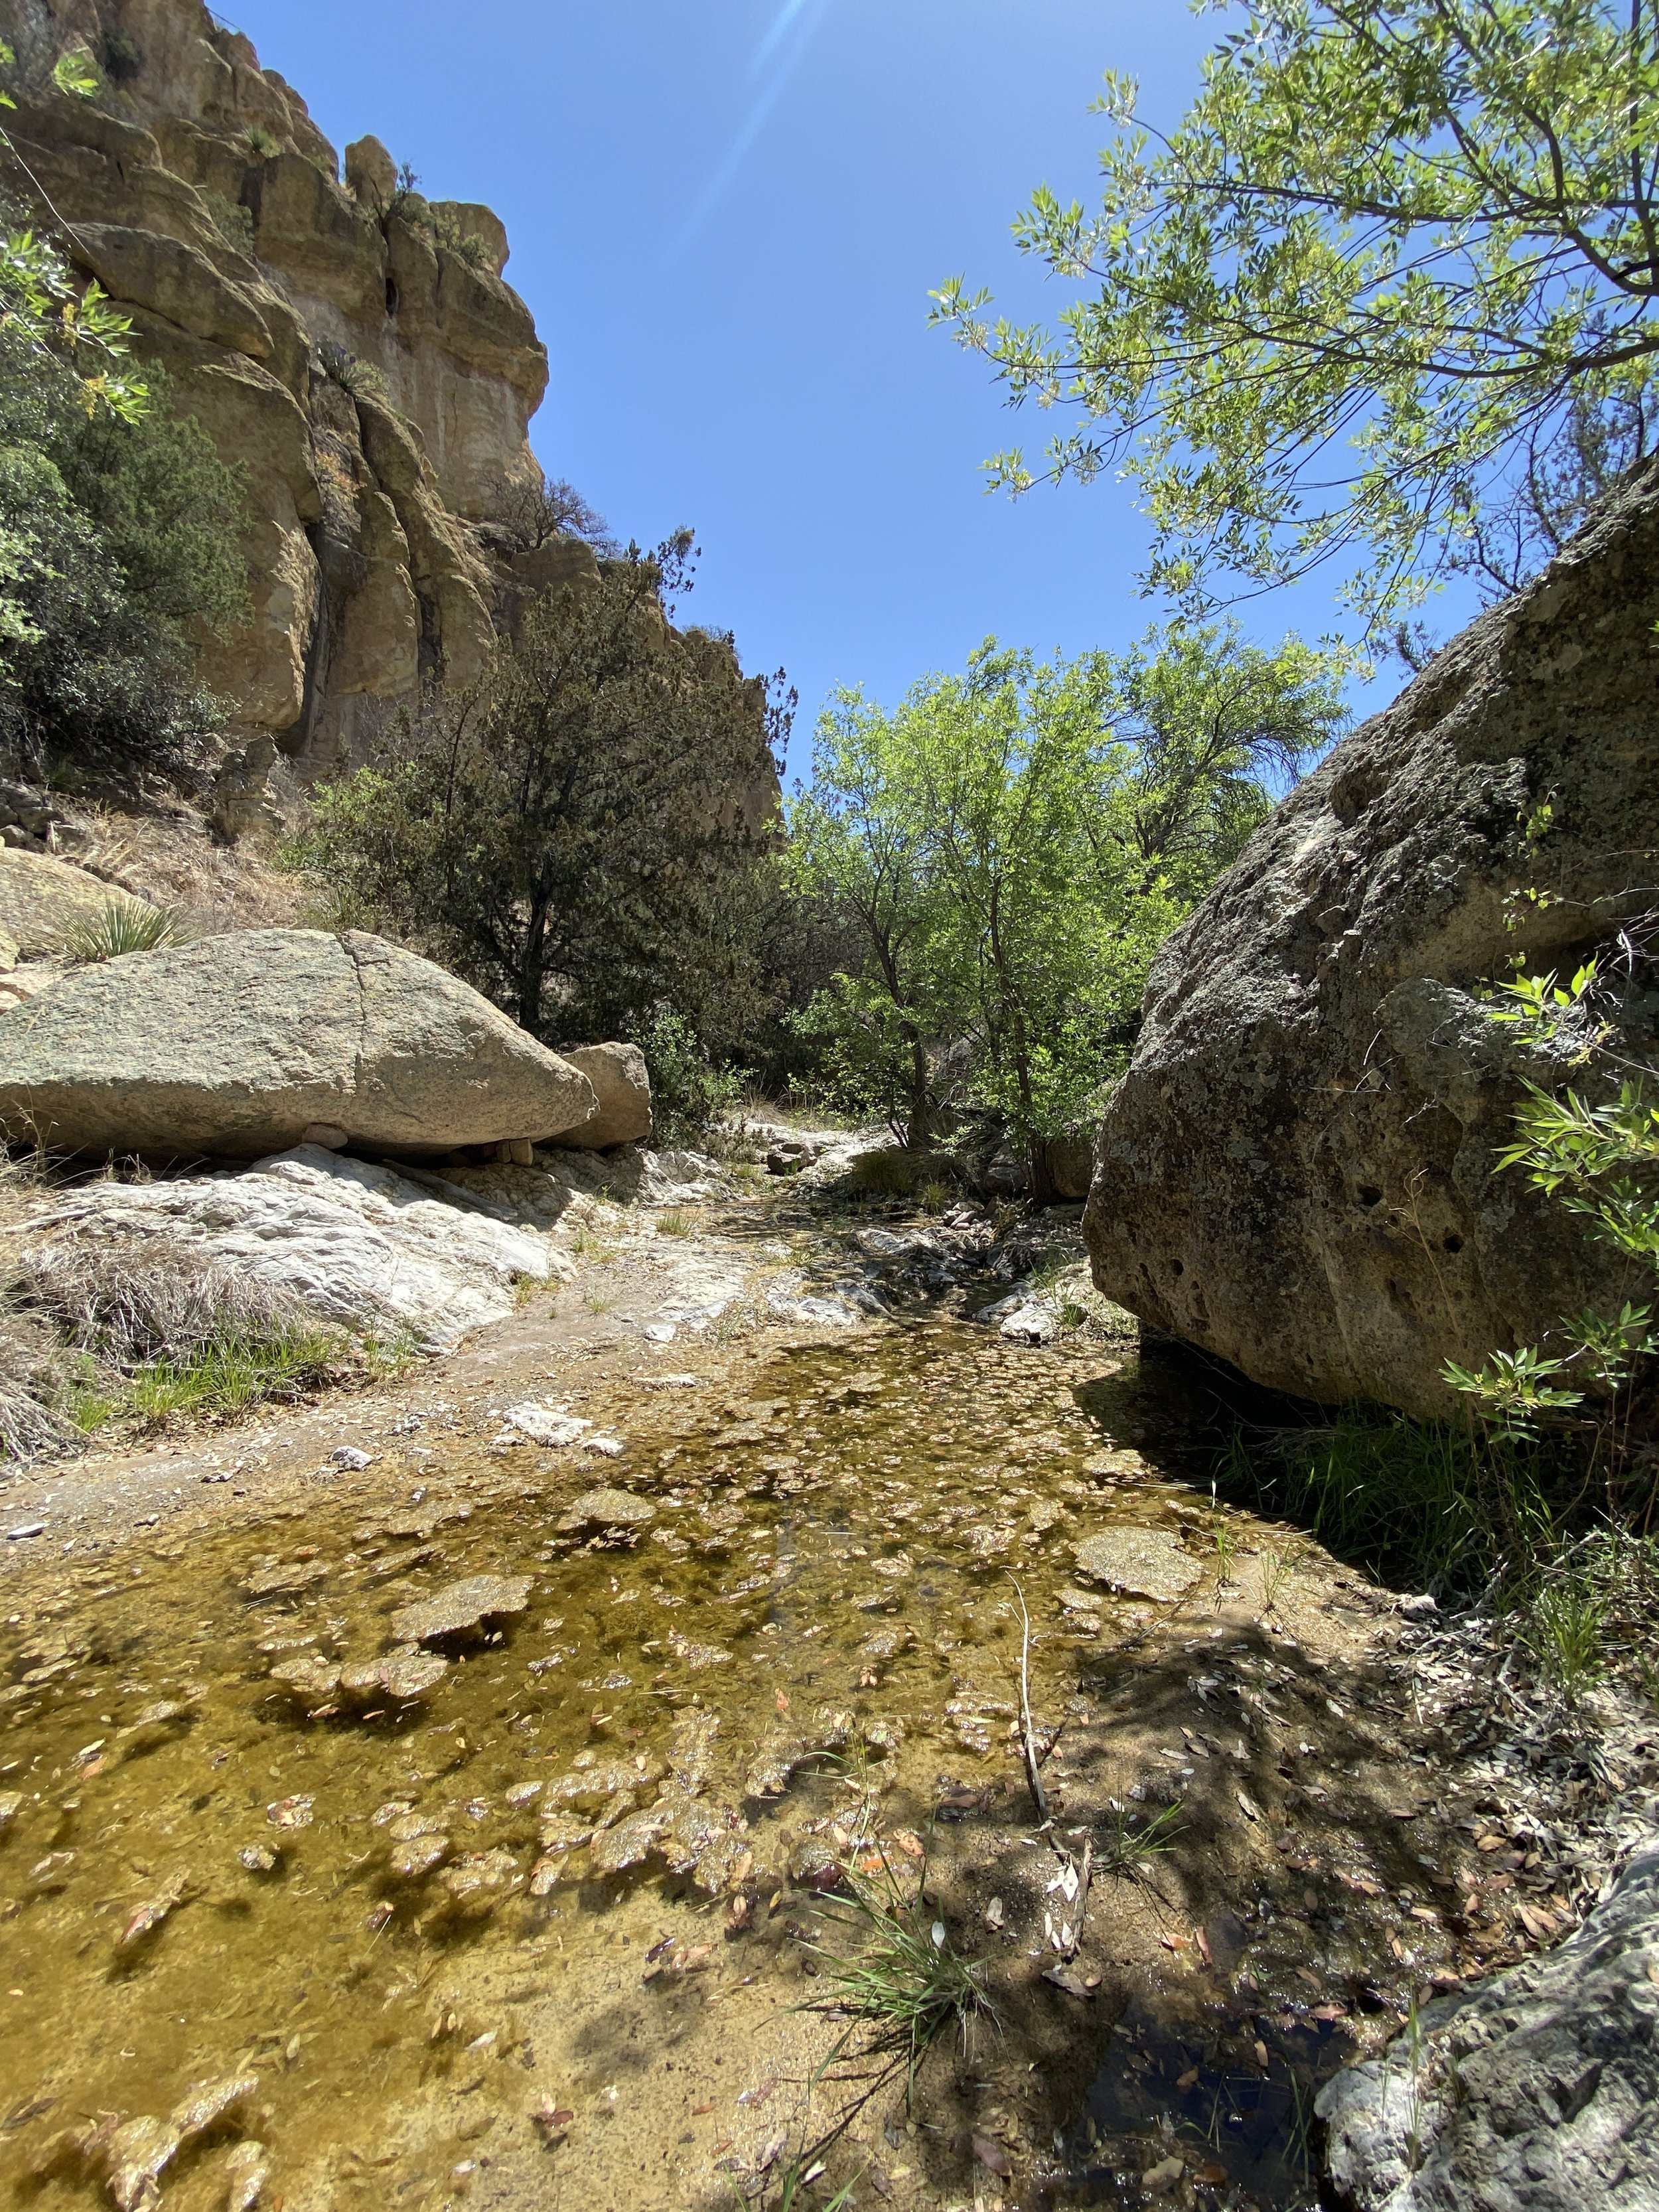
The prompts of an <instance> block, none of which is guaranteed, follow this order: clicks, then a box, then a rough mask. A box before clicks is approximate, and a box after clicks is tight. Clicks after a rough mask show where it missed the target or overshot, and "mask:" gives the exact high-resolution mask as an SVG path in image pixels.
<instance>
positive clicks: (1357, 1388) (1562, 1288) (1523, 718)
mask: <svg viewBox="0 0 1659 2212" xmlns="http://www.w3.org/2000/svg"><path fill="white" fill-rule="evenodd" d="M1656 621H1659V465H1656V464H1651V463H1650V464H1648V465H1645V466H1644V470H1643V471H1642V472H1641V473H1640V474H1639V475H1638V477H1636V478H1635V479H1634V480H1632V483H1630V484H1628V485H1627V486H1626V489H1625V490H1624V491H1623V492H1622V493H1621V494H1620V495H1619V497H1618V499H1617V500H1616V501H1614V502H1613V503H1612V504H1610V505H1609V506H1608V507H1606V508H1605V509H1604V510H1603V512H1602V513H1601V514H1600V515H1599V517H1598V518H1597V519H1595V520H1594V521H1593V522H1592V523H1591V524H1590V525H1589V526H1588V527H1587V528H1586V529H1585V530H1584V531H1583V532H1581V534H1580V535H1579V537H1578V538H1576V539H1575V540H1574V541H1573V542H1572V544H1571V545H1569V546H1568V547H1567V548H1566V550H1565V551H1564V552H1563V554H1562V555H1561V556H1560V557H1559V559H1558V560H1556V561H1555V562H1553V564H1552V566H1551V567H1550V568H1548V569H1547V571H1546V572H1545V573H1544V574H1543V575H1541V577H1539V578H1538V579H1537V580H1535V581H1534V583H1533V584H1532V585H1531V586H1528V588H1527V589H1526V590H1525V591H1524V592H1521V593H1520V594H1519V595H1518V596H1517V597H1516V599H1512V600H1510V601H1509V602H1507V603H1506V604H1505V605H1502V606H1499V607H1495V608H1493V609H1492V611H1490V612H1488V613H1487V614H1486V615H1484V616H1482V617H1480V620H1479V621H1477V622H1476V623H1473V624H1472V625H1471V626H1470V628H1469V629H1467V630H1466V631H1465V632H1464V633H1463V634H1462V636H1460V637H1459V638H1457V639H1456V640H1455V641H1454V642H1453V644H1452V645H1450V646H1449V647H1448V648H1447V649H1446V651H1445V652H1443V653H1441V654H1440V655H1439V657H1438V658H1437V659H1436V660H1435V661H1434V662H1433V663H1432V664H1431V666H1430V667H1429V668H1427V669H1426V670H1425V671H1424V673H1423V674H1422V675H1421V676H1419V678H1417V680H1416V681H1415V682H1414V683H1413V684H1412V685H1411V686H1410V687H1409V689H1408V690H1406V691H1405V692H1404V693H1403V694H1402V696H1401V697H1400V699H1398V700H1397V701H1396V702H1395V704H1394V705H1393V706H1392V707H1390V708H1389V709H1388V710H1387V711H1386V712H1385V713H1383V714H1379V715H1376V717H1374V718H1373V719H1372V720H1370V721H1369V722H1367V723H1366V724H1365V725H1364V726H1363V728H1361V729H1359V730H1358V731H1356V732H1354V734H1353V735H1352V737H1350V738H1346V739H1345V740H1344V742H1343V743H1342V744H1340V745H1339V746H1338V747H1337V748H1336V750H1334V752H1333V753H1332V755H1331V757H1330V758H1329V759H1328V761H1327V762H1326V763H1325V764H1324V765H1323V766H1322V768H1321V769H1318V770H1317V771H1316V773H1315V774H1314V775H1310V777H1309V778H1308V779H1307V781H1305V782H1304V784H1302V785H1301V786H1300V787H1299V788H1298V789H1297V791H1296V792H1295V793H1293V794H1292V795H1291V798H1290V799H1287V800H1286V801H1285V805H1283V806H1281V807H1280V808H1279V811H1278V812H1277V813H1276V814H1275V815H1274V816H1273V817H1272V819H1271V820H1270V821H1268V822H1267V823H1266V824H1265V825H1264V826H1263V828H1262V829H1261V830H1260V831H1259V832H1258V833H1257V835H1256V836H1255V837H1254V838H1253V839H1252V840H1251V842H1250V843H1249V845H1248V846H1247V847H1246V848H1245V850H1244V852H1243V855H1242V856H1241V858H1240V859H1239V860H1238V861H1237V864H1236V865H1235V866H1233V867H1232V868H1231V870H1230V871H1229V872H1228V873H1227V874H1226V875H1225V877H1223V878H1222V879H1221V881H1220V882H1219V883H1218V884H1217V886H1216V888H1215V890H1213V891H1212V893H1211V895H1210V896H1209V897H1208V898H1207V899H1206V901H1205V902H1204V904H1203V905H1202V906H1201V907H1200V908H1199V909H1198V911H1197V912H1196V913H1195V914H1194V915H1193V916H1192V918H1191V919H1190V920H1189V921H1188V922H1187V923H1186V924H1185V925H1184V927H1182V929H1180V930H1179V931H1177V932H1176V934H1175V936H1174V937H1172V938H1171V939H1170V942H1169V944H1168V945H1166V946H1165V947H1164V951H1163V952H1162V954H1161V955H1160V956H1159V958H1158V963H1157V964H1156V966H1155V967H1154V969H1153V970H1152V976H1151V979H1150V981H1149V984H1148V987H1147V993H1146V1020H1145V1027H1144V1030H1143V1032H1142V1036H1141V1038H1140V1042H1139V1045H1138V1047H1137V1048H1136V1051H1135V1055H1134V1059H1133V1062H1132V1064H1131V1066H1130V1068H1129V1072H1128V1073H1127V1076H1126V1077H1125V1079H1124V1080H1123V1082H1122V1084H1121V1085H1120V1086H1119V1089H1118V1091H1116V1093H1115V1096H1114V1097H1113V1099H1112V1102H1111V1103H1110V1105H1109V1109H1108V1111H1107V1115H1106V1118H1105V1126H1104V1128H1103V1133H1102V1137H1101V1143H1100V1150H1099V1164H1098V1166H1097V1170H1096V1174H1095V1178H1094V1183H1093V1188H1092V1190H1091V1195H1090V1200H1089V1206H1088V1210H1087V1212H1086V1215H1085V1237H1086V1238H1087V1241H1088V1244H1089V1249H1090V1252H1091V1256H1092V1259H1093V1263H1094V1271H1095V1279H1096V1281H1097V1283H1098V1285H1100V1287H1101V1288H1102V1289H1103V1291H1107V1292H1108V1293H1109V1295H1110V1296H1111V1297H1115V1298H1117V1299H1120V1300H1121V1302H1122V1303H1123V1304H1125V1305H1127V1306H1128V1307H1129V1308H1130V1309H1131V1310H1133V1311H1134V1312H1136V1313H1138V1314H1139V1315H1141V1316H1143V1317H1145V1318H1146V1320H1148V1321H1150V1322H1152V1323H1153V1324H1154V1325H1156V1326H1157V1327H1158V1328H1163V1329H1165V1330H1168V1331H1170V1332H1171V1333H1173V1334H1176V1335H1179V1336H1182V1337H1184V1338H1186V1339H1188V1340H1189V1341H1191V1342H1193V1343H1195V1344H1200V1345H1203V1346H1206V1347H1208V1348H1209V1349H1211V1350H1212V1351H1215V1352H1220V1353H1221V1354H1223V1355H1224V1356H1225V1358H1228V1359H1230V1360H1231V1361H1232V1362H1233V1363H1234V1364H1236V1365H1237V1366H1239V1367H1241V1368H1243V1370H1245V1372H1246V1373H1247V1374H1249V1375H1251V1376H1254V1377H1255V1378H1256V1379H1257V1380H1258V1381H1260V1382H1262V1383H1268V1384H1271V1385H1273V1386H1274V1387H1276V1388H1279V1389H1287V1390H1292V1391H1297V1392H1300V1393H1303V1394H1304V1395H1307V1396H1310V1397H1313V1398H1319V1399H1326V1400H1339V1399H1345V1398H1354V1397H1367V1398H1375V1399H1381V1400H1384V1401H1389V1402H1391V1403H1393V1404H1395V1405H1397V1406H1401V1407H1405V1408H1407V1409H1408V1410H1410V1411H1412V1412H1414V1413H1440V1412H1444V1411H1446V1410H1447V1409H1448V1408H1449V1406H1450V1405H1451V1404H1453V1403H1455V1401H1454V1400H1453V1399H1452V1395H1451V1394H1450V1392H1449V1391H1448V1390H1447V1389H1446V1388H1445V1386H1444V1385H1443V1383H1442V1382H1441V1380H1440V1376H1439V1370H1440V1366H1441V1363H1442V1362H1443V1360H1444V1359H1446V1358H1452V1359H1455V1360H1457V1361H1459V1362H1461V1363H1462V1364H1466V1365H1471V1364H1472V1365H1479V1364H1481V1363H1482V1362H1483V1361H1484V1360H1485V1359H1486V1357H1487V1356H1488V1355H1489V1354H1490V1353H1491V1352H1492V1350H1494V1349H1496V1348H1503V1349H1513V1348H1515V1347H1516V1346H1520V1345H1524V1344H1531V1343H1536V1342H1538V1341H1539V1340H1541V1338H1542V1337H1543V1336H1544V1335H1545V1334H1546V1333H1547V1331H1548V1330H1549V1329H1550V1328H1552V1326H1553V1324H1554V1323H1555V1322H1558V1321H1559V1320H1560V1319H1561V1318H1562V1317H1563V1316H1565V1315H1568V1314H1571V1313H1574V1312H1576V1311H1577V1310H1579V1309H1580V1308H1581V1307H1582V1306H1583V1304H1585V1303H1587V1302H1588V1301H1589V1299H1590V1298H1592V1297H1595V1298H1596V1299H1597V1300H1603V1299H1614V1300H1616V1299H1617V1298H1618V1297H1621V1296H1623V1295H1625V1294H1626V1291H1627V1290H1628V1289H1630V1288H1632V1287H1633V1286H1632V1285H1626V1283H1625V1282H1624V1280H1623V1279H1622V1276H1621V1275H1620V1273H1619V1271H1618V1269H1617V1268H1616V1267H1615V1265H1614V1263H1613V1261H1611V1260H1610V1258H1609V1257H1608V1255H1607V1254H1606V1252H1605V1250H1604V1249H1603V1248H1602V1247H1601V1246H1599V1245H1597V1244H1595V1243H1593V1242H1591V1241H1589V1240H1588V1239H1587V1238H1586V1237H1585V1236H1584V1234H1583V1231H1582V1229H1581V1226H1580V1225H1579V1224H1578V1223H1577V1222H1576V1221H1575V1220H1574V1218H1572V1217H1571V1216H1568V1215H1566V1214H1565V1213H1563V1212H1561V1210H1560V1209H1559V1207H1558V1206H1552V1205H1550V1204H1548V1203H1547V1202H1546V1201H1544V1200H1541V1199H1539V1198H1537V1197H1536V1196H1535V1195H1534V1194H1533V1193H1532V1192H1531V1191H1530V1190H1529V1189H1528V1187H1527V1185H1526V1184H1525V1182H1524V1181H1523V1180H1522V1178H1521V1177H1520V1176H1518V1175H1516V1174H1515V1173H1508V1174H1504V1175H1500V1176H1496V1177H1494V1176H1493V1175H1492V1164H1493V1158H1494V1155H1495V1153H1496V1152H1497V1151H1498V1149H1499V1148H1500V1147H1501V1146H1503V1145H1504V1144H1505V1143H1507V1142H1508V1141H1510V1139H1511V1137H1512V1133H1513V1115H1514V1110H1515V1108H1516V1104H1517V1103H1518V1102H1519V1100H1520V1098H1521V1097H1522V1082H1523V1079H1526V1078H1528V1077H1529V1076H1530V1077H1532V1078H1533V1079H1535V1080H1538V1081H1541V1082H1543V1083H1546V1084H1547V1085H1558V1084H1559V1083H1560V1082H1562V1081H1563V1080H1564V1079H1571V1073H1570V1064H1571V1056H1570V1054H1568V1053H1566V1052H1563V1053H1562V1054H1559V1055H1558V1056H1556V1057H1555V1058H1553V1059H1552V1058H1550V1057H1548V1056H1545V1055H1540V1054H1535V1053H1532V1052H1529V1051H1528V1050H1527V1049H1526V1048H1523V1047H1522V1046H1521V1045H1520V1044H1519V1043H1518V1042H1517V1037H1516V1031H1515V1030H1514V1029H1512V1028H1509V1027H1505V1026H1504V1025H1503V1024H1498V1023H1497V1022H1495V1021H1494V1020H1493V1019H1492V1013H1491V1010H1490V1007H1489V1006H1488V1004H1487V1003H1486V1001H1485V1000H1483V999H1482V998H1481V997H1480V995H1479V987H1480V984H1481V983H1482V982H1483V981H1484V980H1485V979H1487V978H1493V977H1503V976H1504V975H1507V974H1508V973H1509V972H1510V961H1511V959H1512V957H1514V955H1515V954H1516V952H1517V951H1520V950H1522V949H1524V951H1525V954H1526V957H1527V964H1528V969H1530V970H1533V971H1534V972H1535V971H1538V970H1541V969H1548V968H1550V967H1558V968H1563V969H1565V970H1566V971H1567V972H1569V973H1571V969H1572V968H1573V966H1574V965H1575V963H1576V962H1577V959H1578V958H1579V957H1581V956H1582V955H1583V954H1584V953H1586V952H1588V951H1591V950H1592V949H1594V948H1595V946H1596V945H1605V944H1606V943H1607V939H1609V938H1610V937H1611V936H1613V933H1614V932H1615V931H1616V929H1617V927H1618V926H1619V925H1620V923H1621V922H1623V921H1626V920H1629V919H1630V918H1632V916H1633V915H1638V914H1639V913H1643V912H1644V911H1647V910H1650V909H1651V908H1654V907H1655V906H1656V905H1659V892H1656V890H1655V888H1654V886H1655V884H1656V883H1659V654H1656V652H1655V649H1654V646H1655V640H1654V627H1655V623H1656ZM1546 803H1547V804H1548V805H1549V806H1550V807H1551V808H1552V809H1553V817H1552V818H1551V821H1550V826H1549V827H1548V829H1547V834H1546V835H1544V836H1537V835H1536V831H1537V829H1538V828H1539V826H1540V823H1541V817H1539V815H1538V813H1537V810H1539V809H1540V808H1541V806H1542V805H1544V804H1546ZM1529 820H1531V821H1532V823H1533V828H1534V836H1533V837H1531V838H1530V839H1529V838H1528V834H1527V824H1528V821H1529ZM1528 887H1535V888H1537V889H1539V890H1545V891H1547V892H1548V893H1549V894H1550V902H1549V903H1548V904H1547V905H1544V906H1542V907H1535V906H1533V905H1531V904H1530V903H1528V902H1524V901H1523V902H1522V903H1521V904H1520V905H1519V907H1517V905H1516V900H1515V896H1514V895H1515V894H1516V892H1517V891H1521V892H1524V891H1525V890H1527V889H1528ZM1517 917H1518V920H1519V927H1511V926H1510V925H1511V923H1512V922H1513V921H1516V919H1517ZM1656 999H1659V994H1654V993H1653V992H1652V991H1651V990H1649V991H1648V992H1647V993H1646V994H1644V993H1643V992H1642V991H1640V990H1638V991H1637V992H1635V993H1634V994H1633V995H1632V997H1630V998H1628V999H1627V1000H1626V1004H1625V1006H1624V1009H1623V1012H1624V1018H1626V1021H1627V1022H1628V1024H1630V1028H1629V1030H1628V1033H1627V1035H1626V1040H1625V1045H1626V1051H1627V1052H1628V1053H1629V1054H1630V1055H1631V1056H1632V1057H1633V1058H1636V1059H1643V1058H1647V1059H1651V1057H1652V1055H1653V1049H1654V1042H1655V1031H1656V1030H1659V1003H1656ZM1577 1079H1578V1080H1580V1081H1582V1080H1583V1075H1582V1072H1581V1073H1579V1075H1578V1078H1577ZM1615 1310H1616V1307H1615Z"/></svg>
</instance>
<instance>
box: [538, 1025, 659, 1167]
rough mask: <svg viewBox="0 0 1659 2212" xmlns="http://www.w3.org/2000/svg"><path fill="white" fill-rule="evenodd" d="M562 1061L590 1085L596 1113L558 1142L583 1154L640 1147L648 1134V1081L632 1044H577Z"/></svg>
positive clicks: (639, 1052) (642, 1064)
mask: <svg viewBox="0 0 1659 2212" xmlns="http://www.w3.org/2000/svg"><path fill="white" fill-rule="evenodd" d="M564 1058H565V1059H566V1060H568V1061H569V1063H570V1065H571V1066H572V1067H574V1068H575V1069H576V1070H577V1072H578V1073H580V1074H582V1075H585V1076H586V1078H587V1079H588V1081H589V1082H590V1083H591V1084H592V1086H593V1096H594V1097H596V1098H597V1099H598V1101H599V1110H598V1112H597V1113H596V1114H595V1115H593V1118H592V1121H584V1122H583V1123H582V1124H581V1125H580V1127H579V1128H574V1129H567V1130H566V1132H565V1133H564V1135H563V1136H562V1137H561V1138H560V1139H559V1142H560V1143H561V1144H562V1145H570V1146H575V1147H577V1148H578V1149H579V1150H580V1151H582V1152H604V1151H605V1149H606V1147H607V1146H611V1145H633V1144H642V1143H643V1142H644V1140H645V1139H647V1137H648V1136H649V1135H650V1134H651V1078H650V1075H649V1074H648V1073H647V1070H646V1065H645V1054H643V1053H642V1052H641V1050H640V1048H639V1047H638V1045H636V1044H583V1045H578V1046H577V1047H576V1048H575V1049H574V1051H572V1052H567V1053H566V1054H564Z"/></svg>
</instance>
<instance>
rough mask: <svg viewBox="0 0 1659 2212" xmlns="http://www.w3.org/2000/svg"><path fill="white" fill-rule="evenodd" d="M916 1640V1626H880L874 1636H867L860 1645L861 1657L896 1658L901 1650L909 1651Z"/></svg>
mask: <svg viewBox="0 0 1659 2212" xmlns="http://www.w3.org/2000/svg"><path fill="white" fill-rule="evenodd" d="M915 1640H916V1632H915V1629H914V1628H907V1627H905V1626H902V1625H899V1624H896V1625H895V1626H893V1627H891V1628H878V1629H877V1631H876V1632H875V1633H874V1635H873V1636H866V1638H865V1639H864V1641H863V1643H862V1644H860V1646H859V1656H860V1658H861V1659H878V1660H879V1659H896V1658H897V1657H898V1656H899V1654H900V1652H901V1651H908V1650H909V1649H910V1646H911V1645H912V1644H914V1643H915Z"/></svg>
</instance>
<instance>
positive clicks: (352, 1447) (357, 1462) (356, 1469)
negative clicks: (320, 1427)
mask: <svg viewBox="0 0 1659 2212" xmlns="http://www.w3.org/2000/svg"><path fill="white" fill-rule="evenodd" d="M329 1458H330V1460H331V1462H332V1463H333V1465H334V1466H336V1467H343V1468H349V1469H350V1471H351V1473H352V1474H362V1470H363V1469H364V1468H366V1467H372V1466H373V1465H374V1461H373V1460H372V1459H371V1458H370V1457H369V1455H368V1453H367V1452H366V1451H361V1450H359V1449H358V1447H357V1446H356V1444H336V1445H335V1447H334V1449H333V1450H332V1451H331V1453H330V1454H329Z"/></svg>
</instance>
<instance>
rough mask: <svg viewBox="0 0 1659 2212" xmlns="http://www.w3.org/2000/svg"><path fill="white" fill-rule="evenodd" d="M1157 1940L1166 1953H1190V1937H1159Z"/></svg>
mask: <svg viewBox="0 0 1659 2212" xmlns="http://www.w3.org/2000/svg"><path fill="white" fill-rule="evenodd" d="M1158 1942H1160V1943H1161V1944H1162V1945H1163V1946H1164V1949H1165V1950H1166V1951H1190V1950H1191V1949H1192V1948H1193V1939H1192V1937H1191V1936H1159V1937H1158Z"/></svg>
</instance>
